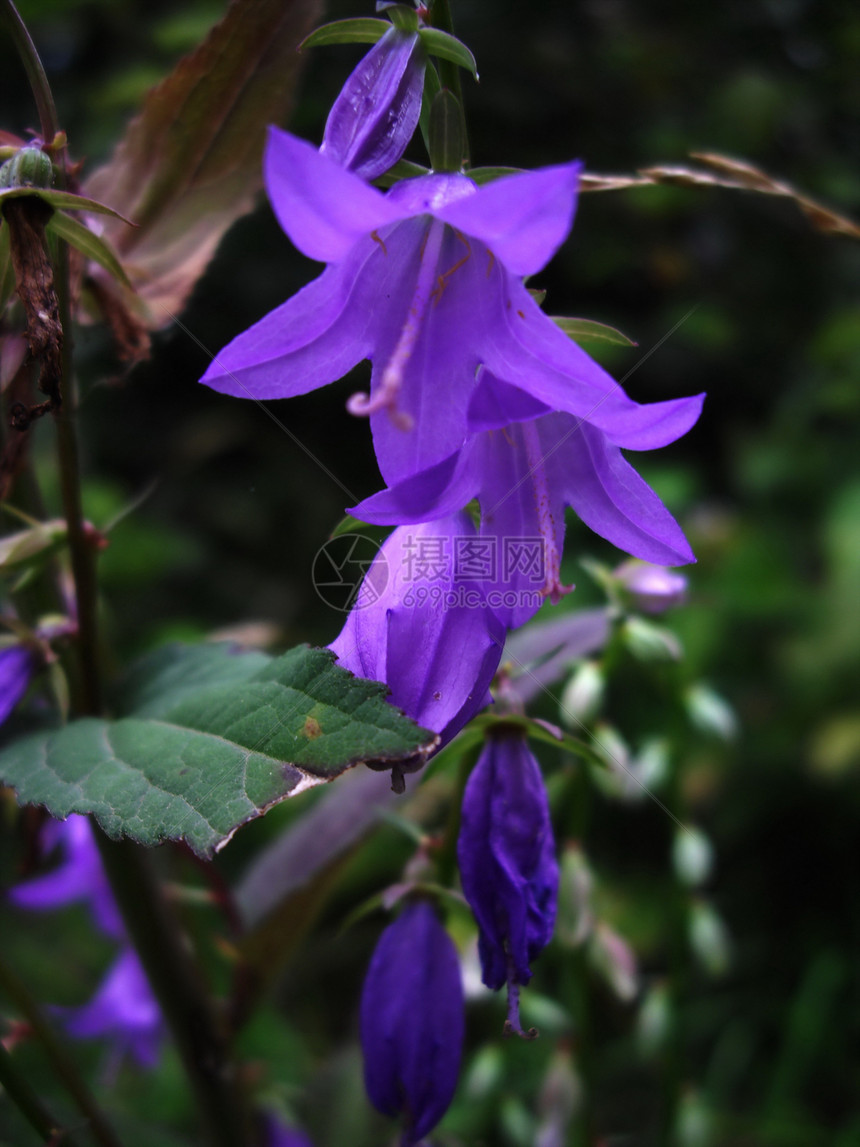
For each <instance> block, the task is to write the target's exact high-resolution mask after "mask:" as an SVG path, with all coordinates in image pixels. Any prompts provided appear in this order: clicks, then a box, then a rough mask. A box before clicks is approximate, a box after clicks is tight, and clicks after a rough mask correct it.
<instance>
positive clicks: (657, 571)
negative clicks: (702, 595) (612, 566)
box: [615, 561, 687, 613]
mask: <svg viewBox="0 0 860 1147" xmlns="http://www.w3.org/2000/svg"><path fill="white" fill-rule="evenodd" d="M615 577H616V579H617V580H618V582H619V583H620V584H621V585H622V586H623V587H624V589H626V590H627V592H628V593H629V594H630V596H631V597H632V598H633V604H634V605H635V606H636V607H637V609H641V610H642V612H643V613H664V612H665V611H666V610H667V609H671V608H672V607H673V606H675V605H682V604H683V602H684V601H685V599H686V597H687V579H686V578H685V577H684V575H683V574H680V573H677V572H676V571H675V570H667V569H666V568H665V566H662V565H651V564H650V563H649V562H635V561H634V562H624V563H623V564H622V565H620V566H619V567H618V569H617V570H615Z"/></svg>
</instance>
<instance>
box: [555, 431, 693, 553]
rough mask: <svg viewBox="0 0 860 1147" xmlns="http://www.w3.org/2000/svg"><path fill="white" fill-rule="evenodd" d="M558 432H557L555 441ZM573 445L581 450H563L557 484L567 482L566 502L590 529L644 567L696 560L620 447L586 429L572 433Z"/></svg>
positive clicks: (683, 538)
mask: <svg viewBox="0 0 860 1147" xmlns="http://www.w3.org/2000/svg"><path fill="white" fill-rule="evenodd" d="M558 422H559V423H561V420H558ZM560 429H561V430H563V427H561V426H560V425H558V424H557V425H556V426H555V427H554V428H553V436H554V437H556V438H557V436H558V433H559V430H560ZM569 440H570V442H571V443H574V442H575V443H576V445H577V447H578V449H576V450H571V449H565V451H564V461H563V466H562V465H561V464H560V465H559V466H558V469H557V477H556V481H560V482H563V487H564V499H565V501H566V502H567V503H568V505H570V506H572V507H573V509H574V510H575V511H576V513H577V514H578V515H579V517H580V518H581V519H582V520H583V522H585V524H586V525H587V526H588V527H589V528H590V529H592V530H594V532H595V533H597V534H600V536H601V537H603V538H606V539H607V541H610V542H612V544H613V545H615V546H618V547H619V549H622V550H626V551H627V553H629V554H632V555H633V556H634V557H637V558H642V560H643V561H646V562H655V563H656V564H658V565H667V566H675V565H683V564H684V563H686V562H694V561H695V560H696V558H695V555H694V554H693V551H692V550H691V549H690V546H689V544H688V543H687V539H686V538H685V537H684V534H683V532H682V530H681V527H680V526H679V525H678V523H677V522H676V521H675V519H674V518H673V517H672V515H671V514H670V513H669V511H668V510H667V509H666V507H665V506H664V505H663V503H662V502H661V501H660V499H659V498H658V497H657V495H656V494H655V493H654V491H653V490H652V489H651V487H650V486H649V485H648V484H647V483H646V482H644V481H643V480H642V479H641V478H640V477H639V475H638V474H637V473H636V471H635V470H634V469H633V467H632V466H631V465H630V464H629V463H628V462H626V461H625V459H624V458H623V457H622V455H621V451H620V450H619V449H618V447H617V446H615V445H613V444H612V443H611V442H609V441H607V438H606V436H605V435H604V434H601V433H600V431H599V430H595V429H594V427H592V426H588V425H587V424H585V423H582V424H581V425H579V426H575V427H574V429H573V433H572V434H571V435H570V439H569ZM560 453H561V451H557V452H556V454H555V457H556V458H558V455H559V454H560Z"/></svg>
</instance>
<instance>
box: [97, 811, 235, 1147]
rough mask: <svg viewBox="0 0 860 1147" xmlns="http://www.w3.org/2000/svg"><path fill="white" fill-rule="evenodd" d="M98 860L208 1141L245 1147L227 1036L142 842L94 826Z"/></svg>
mask: <svg viewBox="0 0 860 1147" xmlns="http://www.w3.org/2000/svg"><path fill="white" fill-rule="evenodd" d="M93 829H94V834H95V838H96V841H97V843H98V846H99V852H100V853H101V859H102V864H103V865H104V868H105V871H106V873H107V875H108V878H109V880H110V884H111V891H112V892H113V894H114V896H115V897H116V900H117V903H118V904H119V907H120V911H121V912H122V915H123V920H124V922H125V925H126V928H127V929H128V931H129V934H130V936H131V940H132V942H133V944H134V946H135V949H136V951H137V955H138V956H139V958H140V961H141V963H142V964H143V967H144V970H145V971H146V974H147V977H148V979H149V982H150V984H151V986H152V990H153V991H154V993H155V995H156V996H157V998H158V1001H159V1004H160V1005H161V1009H162V1011H163V1013H164V1017H165V1019H166V1021H167V1023H168V1025H169V1027H170V1029H171V1031H172V1033H173V1037H174V1040H175V1041H176V1046H177V1050H178V1051H179V1055H180V1057H181V1059H182V1062H183V1065H184V1067H185V1071H186V1074H187V1076H188V1079H189V1081H190V1083H191V1085H192V1087H193V1089H194V1094H195V1097H196V1099H197V1105H198V1109H199V1112H200V1116H201V1121H202V1122H203V1125H204V1127H205V1129H206V1133H207V1135H208V1139H209V1142H210V1143H211V1144H212V1145H213V1147H248V1144H249V1142H252V1140H250V1139H249V1138H248V1136H247V1135H246V1131H247V1128H246V1127H245V1119H244V1112H243V1106H242V1101H241V1100H242V1097H241V1094H240V1091H239V1088H238V1085H237V1080H236V1078H235V1070H234V1068H233V1067H232V1065H231V1064H230V1061H229V1058H228V1051H227V1039H226V1035H225V1033H224V1032H223V1031H222V1030H221V1028H220V1027H219V1025H218V1023H217V1022H216V1017H215V1015H214V1012H213V1010H212V1008H211V1006H210V1001H209V998H208V996H207V994H206V992H205V990H204V987H203V984H202V982H201V976H200V971H199V969H198V968H197V966H196V964H195V961H194V960H193V959H192V957H191V954H190V953H189V951H188V949H187V947H186V945H185V944H184V942H183V939H182V934H181V929H180V927H179V923H178V921H177V920H176V919H175V917H174V914H173V912H172V911H171V910H170V906H169V905H168V904H167V902H166V900H165V898H164V896H163V895H162V892H161V889H160V888H159V886H158V882H157V881H156V878H155V875H154V873H153V871H152V867H151V865H150V858H149V856H148V855H147V853H146V852H145V850H144V849H142V848H139V847H137V846H136V845H134V844H132V843H131V842H130V841H127V840H121V841H114V840H111V839H110V838H109V837H107V836H105V834H104V833H103V832H102V831H101V830H100V829H98V827H97V826H95V825H94V826H93Z"/></svg>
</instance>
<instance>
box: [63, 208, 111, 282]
mask: <svg viewBox="0 0 860 1147" xmlns="http://www.w3.org/2000/svg"><path fill="white" fill-rule="evenodd" d="M47 229H48V230H49V231H53V232H54V234H55V235H58V236H59V237H60V239H65V241H66V242H67V243H70V244H71V245H72V247H74V248H75V250H76V251H80V253H81V254H82V255H85V256H86V257H87V258H88V259H92V260H93V261H94V262H96V263H98V264H99V265H100V266H102V267H104V269H105V270H106V271H109V272H110V274H111V275H113V277H114V278H115V279H118V280H119V282H120V283H122V284H123V286H125V287H131V283H130V282H129V281H128V276H127V275H126V273H125V271H124V270H123V269H122V265H121V264H120V261H119V259H117V257H116V255H115V254H114V252H113V251H112V250H111V248H110V246H109V245H108V244H107V243H106V242H105V241H104V239H101V238H99V236H98V235H96V234H95V232H93V231H90V229H89V227H86V226H85V225H84V224H83V223H79V222H78V220H77V219H73V218H72V217H71V215H66V214H65V213H64V212H62V211H55V212H54V214H53V215H52V216H51V219H50V222H49V223H48V228H47Z"/></svg>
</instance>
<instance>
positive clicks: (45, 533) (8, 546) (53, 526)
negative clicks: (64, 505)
mask: <svg viewBox="0 0 860 1147" xmlns="http://www.w3.org/2000/svg"><path fill="white" fill-rule="evenodd" d="M65 541H66V522H65V519H64V518H55V519H54V520H53V521H50V522H40V523H39V524H38V525H36V526H33V527H31V528H30V529H29V530H21V531H20V532H19V533H17V534H9V536H8V537H5V538H3V539H2V541H0V573H4V574H5V573H14V574H17V573H20V571H21V570H22V569H23V568H24V567H25V566H28V565H32V564H34V563H35V562H36V561H37V560H38V559H39V558H44V557H47V556H49V555H50V554H52V553H54V552H56V550H58V549H60V548H61V547H62V546H63V545H64V544H65Z"/></svg>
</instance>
